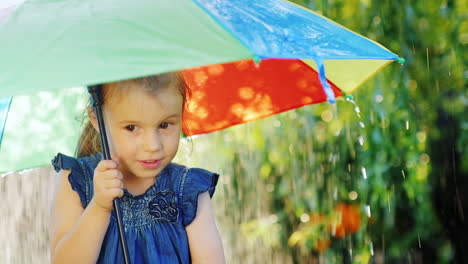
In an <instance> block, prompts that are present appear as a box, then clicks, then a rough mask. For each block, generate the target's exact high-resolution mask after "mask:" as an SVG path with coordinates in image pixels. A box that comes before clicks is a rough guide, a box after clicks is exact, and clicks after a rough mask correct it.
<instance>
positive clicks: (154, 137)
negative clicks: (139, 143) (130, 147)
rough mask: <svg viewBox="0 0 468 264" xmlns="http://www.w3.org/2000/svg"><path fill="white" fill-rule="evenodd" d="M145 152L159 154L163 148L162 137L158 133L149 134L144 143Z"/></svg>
mask: <svg viewBox="0 0 468 264" xmlns="http://www.w3.org/2000/svg"><path fill="white" fill-rule="evenodd" d="M143 145H144V146H143V147H144V150H145V151H148V152H158V151H160V150H161V149H162V148H163V144H162V140H161V135H160V134H159V133H158V132H152V133H148V134H147V135H146V136H145V140H144V142H143Z"/></svg>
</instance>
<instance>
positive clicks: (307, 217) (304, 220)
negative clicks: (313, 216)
mask: <svg viewBox="0 0 468 264" xmlns="http://www.w3.org/2000/svg"><path fill="white" fill-rule="evenodd" d="M309 220H310V216H309V215H308V214H302V215H301V222H302V223H306V222H309Z"/></svg>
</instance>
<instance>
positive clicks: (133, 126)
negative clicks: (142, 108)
mask: <svg viewBox="0 0 468 264" xmlns="http://www.w3.org/2000/svg"><path fill="white" fill-rule="evenodd" d="M125 129H126V130H127V131H130V132H133V131H135V129H136V126H135V125H128V126H126V127H125Z"/></svg>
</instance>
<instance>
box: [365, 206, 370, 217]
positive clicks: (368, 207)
mask: <svg viewBox="0 0 468 264" xmlns="http://www.w3.org/2000/svg"><path fill="white" fill-rule="evenodd" d="M366 213H367V217H371V212H370V205H366Z"/></svg>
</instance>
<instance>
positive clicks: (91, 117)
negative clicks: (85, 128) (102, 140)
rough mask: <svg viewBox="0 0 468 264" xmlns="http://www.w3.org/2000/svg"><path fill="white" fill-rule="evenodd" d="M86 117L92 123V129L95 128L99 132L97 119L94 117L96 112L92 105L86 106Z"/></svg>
mask: <svg viewBox="0 0 468 264" xmlns="http://www.w3.org/2000/svg"><path fill="white" fill-rule="evenodd" d="M88 117H89V121H90V122H91V124H92V125H93V127H94V129H96V131H97V132H99V125H98V121H97V119H96V113H94V109H93V108H92V107H90V106H89V107H88Z"/></svg>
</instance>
